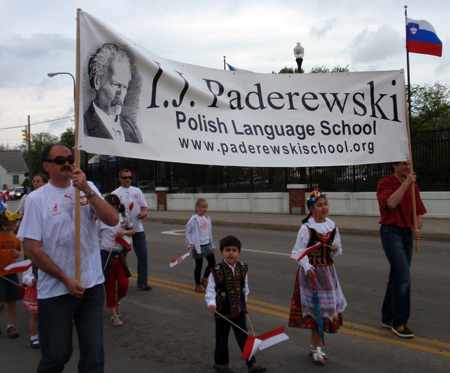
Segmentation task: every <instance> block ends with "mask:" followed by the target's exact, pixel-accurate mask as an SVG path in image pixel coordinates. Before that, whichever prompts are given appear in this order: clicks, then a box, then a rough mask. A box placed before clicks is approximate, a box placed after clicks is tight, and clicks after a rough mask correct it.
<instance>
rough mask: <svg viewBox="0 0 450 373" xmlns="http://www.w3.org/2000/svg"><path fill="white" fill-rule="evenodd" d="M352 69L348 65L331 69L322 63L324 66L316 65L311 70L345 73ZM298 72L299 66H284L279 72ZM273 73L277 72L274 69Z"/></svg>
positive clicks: (312, 72)
mask: <svg viewBox="0 0 450 373" xmlns="http://www.w3.org/2000/svg"><path fill="white" fill-rule="evenodd" d="M349 71H350V70H349V69H348V65H347V66H345V67H342V66H340V65H337V66H335V67H333V68H332V69H331V70H330V68H328V67H326V66H324V65H322V66H314V67H313V68H312V69H311V71H310V72H309V73H310V74H316V73H344V72H349ZM302 72H304V70H303V69H302ZM296 73H298V68H293V67H287V66H285V67H283V68H282V69H281V70H280V71H278V74H296ZM272 74H276V73H275V72H274V71H272Z"/></svg>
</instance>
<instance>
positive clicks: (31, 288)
mask: <svg viewBox="0 0 450 373" xmlns="http://www.w3.org/2000/svg"><path fill="white" fill-rule="evenodd" d="M37 273H38V269H37V267H35V266H31V267H30V268H28V269H27V270H26V271H25V272H24V273H23V276H22V283H23V284H24V285H25V286H26V288H25V294H24V296H23V307H24V308H26V309H27V310H28V311H30V340H29V341H28V346H29V347H31V348H34V349H38V348H39V347H40V343H39V333H38V325H39V317H38V297H37V286H36V285H37V282H38V275H37Z"/></svg>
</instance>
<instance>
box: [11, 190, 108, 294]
mask: <svg viewBox="0 0 450 373" xmlns="http://www.w3.org/2000/svg"><path fill="white" fill-rule="evenodd" d="M88 183H89V186H90V187H91V189H92V190H93V191H94V192H96V193H97V195H99V196H100V195H101V194H100V192H99V191H98V189H97V188H96V187H95V186H94V184H92V183H91V182H90V181H89V182H88ZM74 198H75V188H74V187H73V186H72V185H71V186H69V187H67V188H58V187H55V186H53V185H51V184H50V183H48V184H46V185H44V186H43V187H41V188H39V189H38V190H36V191H35V192H33V193H31V194H29V195H28V197H27V205H26V209H25V216H24V218H23V220H22V224H21V225H20V229H19V232H18V235H17V236H18V237H19V238H20V239H21V240H23V239H24V238H30V239H33V240H37V241H40V242H41V249H42V250H43V251H44V252H45V253H46V254H47V255H48V256H49V257H50V258H51V259H52V260H53V262H54V263H55V264H56V265H57V266H58V267H59V268H60V269H61V270H62V271H63V272H64V273H66V274H67V275H68V276H70V277H72V278H75V202H74ZM80 205H81V206H80V207H81V209H80V213H81V219H80V220H81V248H80V250H81V281H80V282H81V285H83V287H84V288H85V289H89V288H91V287H93V286H95V285H98V284H101V283H103V282H104V277H103V271H102V264H101V260H100V252H99V250H100V247H99V243H98V229H97V225H96V223H95V217H94V209H93V208H92V207H91V204H90V203H89V201H88V199H87V198H86V196H85V195H84V193H83V192H80ZM38 277H39V281H38V298H39V299H46V298H53V297H57V296H60V295H64V294H68V293H69V291H68V290H67V288H66V286H65V285H64V283H62V282H61V281H59V280H58V279H56V278H55V277H53V276H50V275H48V274H47V273H45V272H43V271H42V270H40V269H39V274H38Z"/></svg>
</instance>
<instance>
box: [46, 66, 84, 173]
mask: <svg viewBox="0 0 450 373" xmlns="http://www.w3.org/2000/svg"><path fill="white" fill-rule="evenodd" d="M56 75H70V76H71V77H72V80H73V111H74V113H75V117H76V110H77V106H76V83H75V77H74V76H73V75H72V74H71V73H68V72H64V71H63V72H57V73H47V76H48V77H49V78H53V77H55V76H56ZM75 130H76V126H75ZM75 136H76V135H75ZM75 138H76V137H75ZM84 167H85V171H86V172H87V168H88V157H87V154H86V156H85V157H84Z"/></svg>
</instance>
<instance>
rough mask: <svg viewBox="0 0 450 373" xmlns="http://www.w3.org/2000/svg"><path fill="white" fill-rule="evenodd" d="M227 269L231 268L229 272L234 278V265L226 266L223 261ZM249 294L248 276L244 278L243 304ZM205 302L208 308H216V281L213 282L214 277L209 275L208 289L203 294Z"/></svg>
mask: <svg viewBox="0 0 450 373" xmlns="http://www.w3.org/2000/svg"><path fill="white" fill-rule="evenodd" d="M223 262H224V263H225V264H226V265H227V266H228V267H230V268H231V270H232V271H233V276H234V271H235V268H236V264H234V265H233V266H232V265H230V264H228V263H227V262H226V261H225V260H224V261H223ZM249 293H250V289H249V287H248V275H247V276H245V286H244V295H245V302H246V303H247V299H248V294H249ZM205 301H206V305H207V306H208V307H209V306H216V281H215V280H214V275H213V274H212V273H211V274H210V275H209V278H208V287H207V288H206V293H205Z"/></svg>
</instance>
